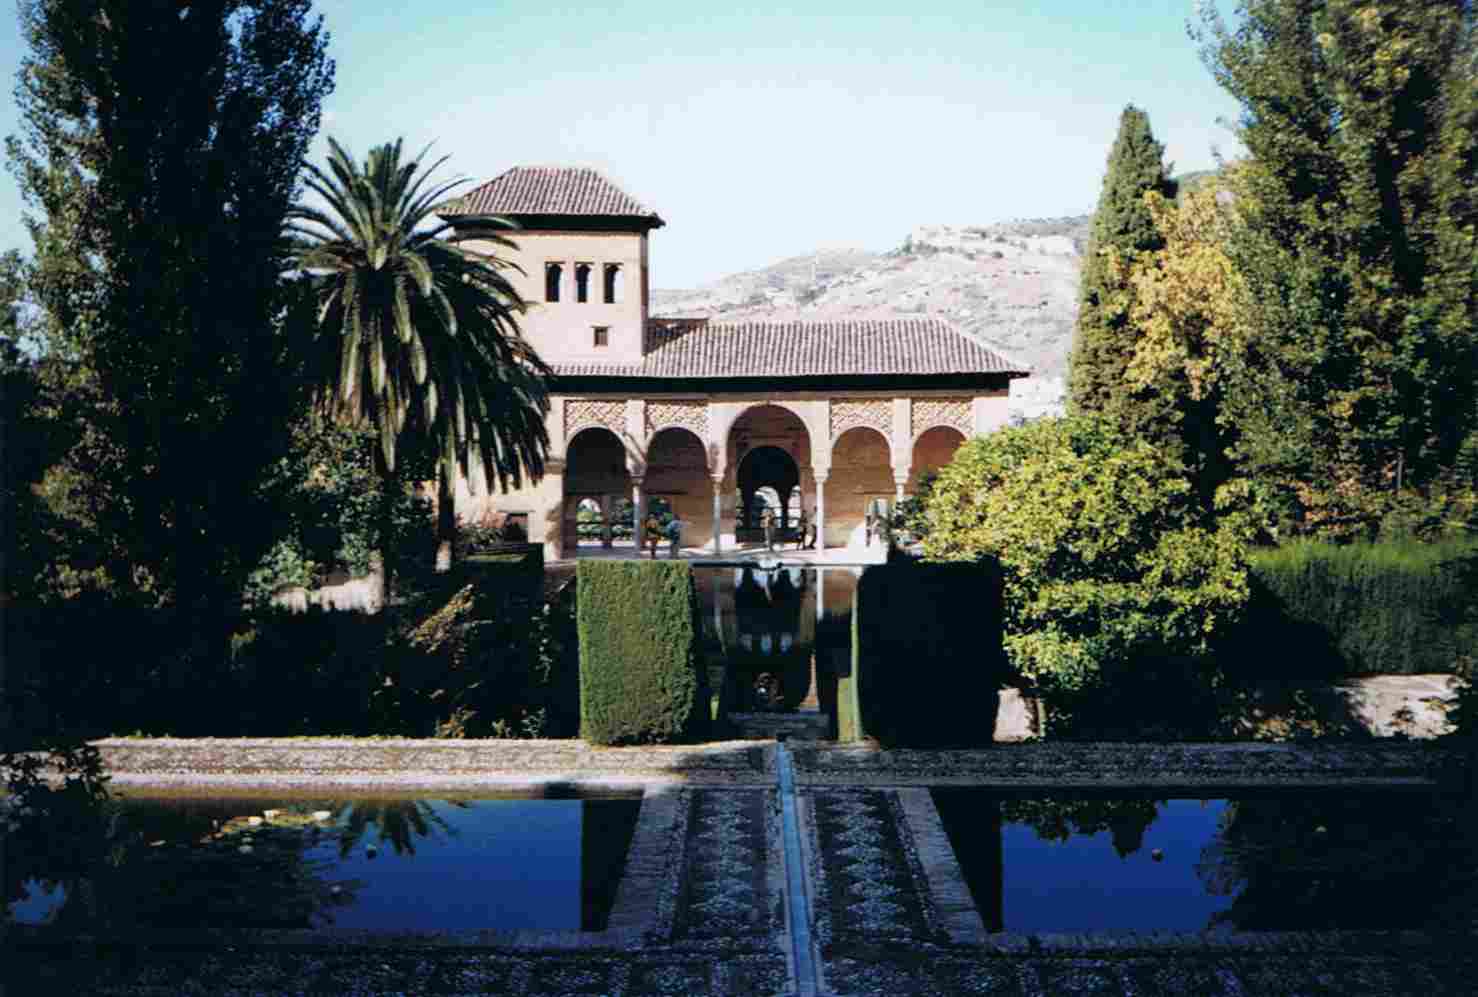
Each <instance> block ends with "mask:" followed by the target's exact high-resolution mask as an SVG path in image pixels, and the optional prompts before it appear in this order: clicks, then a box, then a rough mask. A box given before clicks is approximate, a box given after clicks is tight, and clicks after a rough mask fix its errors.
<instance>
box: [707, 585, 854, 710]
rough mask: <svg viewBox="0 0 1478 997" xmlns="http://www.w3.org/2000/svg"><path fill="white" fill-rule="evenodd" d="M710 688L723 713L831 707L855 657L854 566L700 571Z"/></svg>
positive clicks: (826, 708) (825, 708)
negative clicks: (840, 677) (840, 675)
mask: <svg viewBox="0 0 1478 997" xmlns="http://www.w3.org/2000/svg"><path fill="white" fill-rule="evenodd" d="M696 578H697V585H698V592H699V600H700V604H701V605H702V612H703V619H704V634H703V636H704V647H705V657H706V660H707V661H708V664H709V681H710V684H711V687H712V688H714V689H717V690H719V696H720V709H721V711H722V712H723V713H724V714H729V713H747V712H756V711H775V712H780V711H784V712H790V711H795V710H798V709H820V710H823V711H830V710H831V709H832V704H833V703H834V700H835V696H834V691H835V685H836V670H837V668H838V667H839V666H841V665H842V664H843V663H844V662H845V660H846V659H847V657H848V649H849V647H850V640H851V636H850V621H851V612H852V593H853V591H854V590H855V588H856V581H857V579H856V574H855V572H854V570H853V569H851V568H829V569H817V568H810V567H791V566H787V567H779V566H775V567H768V568H766V567H762V566H760V565H758V564H756V565H753V566H745V567H739V568H734V567H721V568H713V569H707V570H700V571H698V572H696Z"/></svg>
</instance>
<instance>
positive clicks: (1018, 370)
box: [551, 317, 1029, 378]
mask: <svg viewBox="0 0 1478 997" xmlns="http://www.w3.org/2000/svg"><path fill="white" fill-rule="evenodd" d="M551 366H553V368H554V373H555V376H565V377H601V376H604V377H646V378H693V377H714V378H729V377H771V378H774V377H825V376H831V377H836V376H848V375H851V376H859V375H860V376H870V375H888V374H893V375H897V374H903V375H920V374H923V375H928V374H1026V373H1029V370H1028V368H1027V367H1026V366H1025V365H1023V364H1020V363H1016V362H1013V361H1011V360H1008V359H1006V358H1005V357H1003V356H1001V355H1000V354H999V353H997V352H995V351H994V350H992V349H990V348H989V347H987V346H985V345H983V344H982V343H980V342H979V341H977V340H975V339H973V338H972V337H970V336H967V335H966V334H965V333H963V332H961V331H960V330H959V329H957V328H955V327H954V326H953V325H951V324H950V323H948V322H946V321H944V320H943V319H939V318H924V317H920V318H877V319H836V320H832V321H814V322H711V321H703V320H693V319H682V320H664V319H654V320H653V321H651V322H650V323H649V324H648V326H647V336H646V355H645V356H644V357H643V358H642V360H641V362H639V363H634V364H620V363H590V362H575V363H554V364H552V365H551Z"/></svg>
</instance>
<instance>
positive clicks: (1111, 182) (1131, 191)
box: [1068, 104, 1175, 413]
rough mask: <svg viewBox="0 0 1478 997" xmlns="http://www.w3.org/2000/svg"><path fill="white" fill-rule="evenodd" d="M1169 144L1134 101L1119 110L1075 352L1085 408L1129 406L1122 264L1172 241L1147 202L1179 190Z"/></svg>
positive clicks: (1079, 401)
mask: <svg viewBox="0 0 1478 997" xmlns="http://www.w3.org/2000/svg"><path fill="white" fill-rule="evenodd" d="M1164 154H1165V147H1164V146H1162V145H1161V144H1160V143H1159V142H1157V141H1155V135H1154V132H1152V131H1151V130H1150V119H1149V115H1147V114H1146V113H1145V112H1144V111H1142V110H1140V109H1139V108H1137V107H1135V106H1134V105H1132V104H1131V105H1129V106H1128V107H1125V108H1124V113H1123V114H1122V115H1120V117H1119V133H1118V135H1117V136H1116V137H1115V138H1114V144H1113V146H1112V148H1110V149H1109V155H1108V171H1107V172H1106V173H1105V174H1104V178H1103V190H1102V192H1101V193H1100V194H1099V197H1098V207H1097V208H1096V209H1095V210H1094V212H1093V222H1092V227H1091V228H1090V230H1089V235H1088V254H1087V258H1086V259H1085V260H1084V263H1083V276H1082V285H1081V290H1080V294H1079V304H1078V324H1077V329H1076V332H1075V334H1074V336H1073V349H1072V354H1071V357H1070V358H1069V367H1068V389H1069V398H1070V401H1071V405H1072V407H1073V409H1074V410H1075V411H1078V412H1082V413H1108V412H1110V411H1112V410H1116V409H1122V408H1124V407H1125V406H1126V402H1127V400H1128V396H1129V394H1130V391H1129V388H1128V386H1127V381H1126V378H1125V370H1126V369H1127V367H1128V365H1129V360H1130V358H1131V356H1132V355H1133V352H1134V329H1133V327H1132V326H1131V325H1130V323H1129V320H1128V305H1127V301H1126V299H1125V292H1126V290H1127V287H1126V280H1125V278H1124V276H1123V273H1124V270H1125V269H1126V268H1125V267H1124V266H1122V265H1116V260H1115V257H1116V256H1117V258H1118V260H1117V262H1118V263H1120V264H1122V263H1126V262H1130V261H1132V259H1133V257H1134V256H1135V255H1137V254H1140V253H1146V252H1153V251H1155V250H1157V249H1159V248H1160V247H1161V246H1162V245H1164V240H1163V239H1162V237H1161V236H1160V232H1159V230H1158V229H1157V228H1156V227H1155V220H1154V218H1153V217H1152V216H1151V215H1150V209H1149V207H1148V205H1146V203H1145V199H1144V195H1145V192H1146V191H1156V192H1158V193H1160V194H1163V195H1164V196H1166V197H1174V196H1175V183H1174V181H1172V180H1171V179H1170V177H1169V174H1168V172H1167V170H1166V166H1165V162H1164Z"/></svg>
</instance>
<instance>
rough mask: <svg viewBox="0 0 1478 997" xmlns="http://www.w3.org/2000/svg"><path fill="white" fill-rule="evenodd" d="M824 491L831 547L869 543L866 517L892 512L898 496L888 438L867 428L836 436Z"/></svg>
mask: <svg viewBox="0 0 1478 997" xmlns="http://www.w3.org/2000/svg"><path fill="white" fill-rule="evenodd" d="M831 453H832V456H831V480H830V482H829V483H828V485H827V489H826V536H827V542H828V543H831V544H836V545H841V546H849V547H863V546H866V545H867V544H868V539H869V538H868V535H867V517H868V512H869V510H872V511H873V512H874V513H875V514H876V513H880V512H882V511H883V510H885V509H892V507H893V501H894V498H895V495H896V493H897V485H896V484H895V483H894V481H893V464H892V460H891V451H890V450H889V447H888V438H887V437H885V436H884V435H883V434H882V433H880V432H878V431H877V430H876V429H873V428H872V427H870V426H855V427H853V428H852V429H849V430H847V431H846V432H845V433H843V434H842V435H841V436H838V437H837V439H836V442H835V443H834V444H832V450H831Z"/></svg>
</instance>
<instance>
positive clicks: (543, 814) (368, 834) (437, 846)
mask: <svg viewBox="0 0 1478 997" xmlns="http://www.w3.org/2000/svg"><path fill="white" fill-rule="evenodd" d="M138 802H139V804H140V805H141V806H145V807H147V808H148V816H147V828H148V830H147V833H148V836H150V837H152V836H153V835H154V834H159V835H161V837H168V838H169V839H170V840H171V841H181V842H184V841H192V840H194V838H195V837H197V836H198V835H199V833H200V831H201V827H200V826H199V824H200V818H199V816H198V815H196V819H195V820H194V822H193V823H188V822H185V823H182V822H181V821H182V820H183V818H182V816H180V815H178V814H177V815H176V816H175V817H174V818H170V817H169V810H170V808H171V807H172V806H180V807H182V808H189V807H190V805H191V802H192V801H190V800H187V799H186V800H178V801H168V802H163V801H149V800H142V799H141V800H139V801H138ZM206 802H207V805H209V802H208V801H206ZM587 802H588V801H583V800H579V799H573V800H553V799H535V800H519V799H493V800H476V801H465V802H463V803H461V804H460V805H459V804H453V803H448V802H445V801H440V800H420V801H402V802H391V803H389V804H388V806H387V805H386V804H385V801H377V802H376V803H370V804H368V805H366V804H365V803H363V802H360V803H356V802H353V801H350V802H348V803H347V805H345V806H344V807H343V809H342V812H341V813H340V814H339V816H338V818H337V820H336V821H335V823H334V824H332V825H324V833H323V834H322V835H321V836H319V837H318V838H317V839H316V840H315V839H313V838H311V837H305V838H302V839H299V838H297V837H295V836H293V832H280V833H282V834H283V835H284V837H283V838H281V839H279V840H282V841H299V840H301V841H303V842H305V843H304V844H303V845H300V846H297V848H300V849H301V854H302V857H303V859H304V860H306V861H307V863H308V864H309V865H311V866H314V867H317V869H318V873H317V875H318V876H320V877H321V878H322V880H323V882H324V883H325V885H327V884H332V883H343V884H344V893H343V896H344V897H345V898H346V899H349V902H348V903H344V904H341V905H334V906H331V907H329V908H326V909H325V911H323V912H321V913H320V915H319V917H317V918H315V921H316V922H317V923H318V925H319V926H321V927H325V928H333V929H352V930H365V931H460V930H516V929H521V928H535V929H566V930H581V929H582V915H583V916H584V917H586V918H589V917H592V916H596V917H598V920H600V921H603V919H604V908H603V906H602V905H603V904H605V903H609V892H610V891H609V890H606V891H604V892H605V893H607V894H608V896H607V899H605V900H603V901H599V902H597V901H595V900H594V896H595V894H593V893H592V892H591V891H592V890H594V891H595V893H596V894H598V893H602V892H603V891H602V889H601V888H602V885H604V886H606V887H611V886H613V885H614V883H615V881H616V877H618V876H619V874H620V868H619V866H620V863H621V862H622V861H624V858H623V857H624V854H625V851H624V849H625V848H626V847H627V846H629V839H625V838H623V840H621V841H617V840H616V838H617V837H620V836H623V835H624V834H629V833H630V832H629V827H630V825H629V824H627V825H626V828H627V829H626V830H624V831H623V830H621V829H620V828H619V826H618V825H621V823H622V821H621V820H618V819H615V818H614V817H613V814H614V813H615V812H616V811H615V810H613V809H611V808H612V807H613V806H614V807H616V808H619V809H621V810H622V812H624V813H627V814H629V815H630V817H629V818H627V819H628V820H634V815H635V812H636V808H638V807H639V806H640V802H639V801H637V800H620V801H616V800H605V801H590V802H589V806H601V807H603V808H604V809H602V810H601V811H600V812H599V813H596V812H595V811H593V810H589V809H587ZM238 803H239V804H240V806H238V807H235V808H233V810H232V812H233V813H234V814H236V815H249V814H254V813H255V814H260V813H261V812H262V811H263V810H264V809H269V808H280V809H287V810H298V811H303V807H302V806H301V805H294V804H291V803H282V802H275V801H273V800H270V799H260V800H251V801H238ZM323 805H325V804H323V803H318V804H314V805H313V806H312V807H310V808H309V809H313V808H316V807H318V806H323ZM357 806H359V807H364V806H368V810H369V811H370V812H371V813H375V812H378V813H380V814H381V816H380V817H379V818H378V819H371V820H370V821H369V823H368V824H367V826H365V827H364V828H363V831H362V833H361V834H359V835H357V836H354V835H352V834H350V838H351V841H352V844H351V847H349V849H348V853H347V855H345V856H344V857H342V858H341V857H340V850H341V848H340V838H341V832H346V829H347V828H348V827H349V826H350V824H351V818H352V816H353V814H354V812H355V808H356V807H357ZM417 806H419V807H421V808H422V812H423V813H424V812H425V811H427V810H429V811H430V813H429V814H428V815H427V816H426V825H427V828H426V829H427V830H428V832H429V833H427V834H425V835H421V834H416V833H414V831H413V830H412V831H410V832H408V833H409V835H410V836H409V839H408V840H409V845H410V847H411V849H413V851H411V850H407V851H406V852H404V853H403V854H398V853H397V849H396V847H395V845H394V841H393V840H392V839H391V837H390V836H389V835H386V834H384V833H382V832H383V831H384V826H383V825H384V820H385V817H384V816H383V815H384V812H385V811H389V812H391V813H392V814H393V813H395V812H397V811H398V812H401V813H402V814H403V813H404V812H406V811H407V808H414V807H417ZM627 808H629V809H627ZM304 812H306V811H304ZM207 819H208V818H207ZM171 823H172V825H173V827H174V831H173V832H171V831H169V830H166V826H167V825H170V824H171ZM442 824H444V825H445V827H443V826H441V825H442ZM587 824H589V826H588V827H587V826H586V825H587ZM402 830H403V831H404V827H402ZM253 831H254V833H255V835H256V842H255V847H256V849H257V852H258V855H259V856H263V855H269V854H271V851H270V847H269V839H266V838H265V835H268V834H272V833H274V832H272V831H271V829H270V825H268V826H266V827H262V828H255V829H253ZM582 833H583V840H582ZM593 836H598V837H600V840H599V841H598V842H596V846H597V848H598V849H599V851H598V852H593V853H592V854H591V855H583V854H582V852H583V850H584V847H585V846H586V845H588V844H591V843H592V841H593V840H594V837H593ZM366 846H374V848H375V849H376V855H375V857H374V858H371V857H369V854H368V853H367V850H366ZM217 847H219V846H217ZM225 847H226V848H228V849H229V848H231V847H232V845H229V844H228V845H226V846H225ZM297 848H294V849H291V850H292V851H296V850H297ZM222 858H223V859H224V860H225V861H228V862H229V861H230V859H231V856H229V855H223V856H222ZM192 875H193V873H192ZM587 880H588V881H587ZM196 882H200V880H198V879H197V880H196ZM229 883H230V880H229V879H227V880H226V881H225V882H223V883H222V887H221V888H223V889H231V888H232V887H231V886H230V885H229ZM26 886H27V889H28V891H29V893H30V896H29V897H28V898H27V899H25V900H21V901H18V902H16V903H14V904H12V905H11V908H10V911H11V915H12V917H13V918H14V919H15V920H16V921H17V922H20V923H29V924H41V923H45V922H46V921H47V920H48V919H49V918H51V917H52V915H53V914H54V913H55V912H56V910H58V909H59V908H60V907H61V905H62V903H63V902H64V901H65V899H66V889H65V888H64V887H60V886H59V887H57V888H55V889H53V890H51V891H45V890H43V889H42V888H41V887H40V886H39V885H38V884H36V883H35V882H31V883H28V884H26ZM593 903H594V904H596V907H598V908H600V910H599V913H598V914H597V910H596V908H595V907H590V905H591V904H593ZM585 908H590V909H585ZM69 913H70V912H69ZM587 930H588V927H587Z"/></svg>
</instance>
